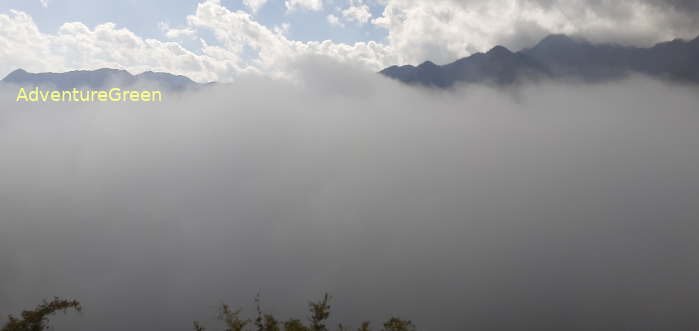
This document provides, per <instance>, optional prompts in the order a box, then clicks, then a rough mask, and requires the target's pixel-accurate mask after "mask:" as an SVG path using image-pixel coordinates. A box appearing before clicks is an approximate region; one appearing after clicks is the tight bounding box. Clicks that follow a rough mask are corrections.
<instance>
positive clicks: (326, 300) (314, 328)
mask: <svg viewBox="0 0 699 331" xmlns="http://www.w3.org/2000/svg"><path fill="white" fill-rule="evenodd" d="M308 307H309V308H310V309H311V318H310V320H311V331H328V328H327V327H325V320H327V319H328V317H330V297H329V296H328V294H327V293H325V295H324V296H323V300H321V301H318V302H313V301H311V302H309V303H308Z"/></svg>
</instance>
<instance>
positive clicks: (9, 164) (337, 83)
mask: <svg viewBox="0 0 699 331" xmlns="http://www.w3.org/2000/svg"><path fill="white" fill-rule="evenodd" d="M327 59H328V58H327V57H320V58H305V57H304V58H303V59H302V61H300V62H297V63H296V64H295V65H294V67H295V68H298V70H299V71H300V72H299V77H300V80H299V82H298V83H297V84H290V83H288V82H285V81H278V80H271V79H266V78H259V77H247V78H243V79H241V80H239V81H238V82H236V83H233V84H232V85H230V86H223V87H221V89H213V90H207V91H204V92H201V93H200V94H191V95H166V100H165V103H163V104H160V105H130V106H129V107H124V106H123V105H112V104H82V105H60V104H49V105H42V104H30V105H27V104H17V103H15V102H14V94H16V90H15V89H10V90H6V91H2V92H0V109H2V112H0V126H2V130H0V151H2V153H3V154H2V160H3V162H0V173H2V174H3V176H0V184H1V185H0V196H2V197H3V198H2V199H0V210H2V219H1V220H0V265H2V272H1V273H0V311H2V312H5V313H8V312H17V311H20V310H21V309H23V308H27V307H31V306H32V305H34V304H36V303H37V302H38V301H39V300H41V299H43V298H46V297H51V296H53V295H60V296H69V297H76V298H79V299H80V300H81V301H82V302H83V304H84V306H85V308H86V309H85V311H84V314H81V315H76V316H75V315H69V316H68V317H60V318H59V319H58V320H57V323H56V324H55V326H56V329H57V330H58V329H66V330H76V331H80V330H125V329H129V330H190V329H191V321H192V320H194V319H200V320H201V319H207V318H209V317H213V316H214V315H215V306H216V305H217V304H218V303H219V302H220V301H225V302H228V303H229V304H231V306H232V307H240V306H243V305H247V306H246V307H247V308H248V309H246V310H245V311H244V312H247V313H251V312H253V310H252V309H251V308H252V307H250V305H249V304H250V303H251V300H252V298H253V297H254V296H255V294H256V293H257V292H258V291H261V293H262V298H263V306H264V307H265V308H267V309H270V310H271V311H273V312H275V313H276V314H278V315H279V316H280V317H284V318H285V317H288V316H290V315H295V316H304V315H305V311H304V310H305V303H306V300H308V299H310V298H313V297H317V296H318V295H320V294H321V293H322V292H323V291H329V292H330V293H331V294H333V295H334V297H335V298H336V299H335V301H334V302H333V308H334V309H333V315H332V318H333V322H331V324H333V323H334V322H335V321H343V322H346V323H351V324H353V325H357V324H358V323H359V322H361V321H363V320H365V319H371V320H373V321H380V320H383V319H385V318H387V317H388V316H390V315H399V316H403V317H406V318H410V319H412V320H413V321H414V322H415V323H416V324H417V325H418V327H420V329H424V330H464V329H466V330H471V329H472V330H514V329H518V328H526V329H532V330H591V329H595V330H619V329H624V328H628V329H633V330H690V329H691V328H693V327H694V326H696V325H697V324H698V323H699V320H698V317H697V314H696V307H697V306H698V305H699V290H698V288H697V286H696V279H697V278H698V277H699V266H698V265H697V264H696V263H693V262H692V261H695V260H696V257H697V256H696V254H697V251H699V242H698V241H697V240H696V238H697V236H699V223H697V222H696V215H697V213H699V207H698V206H697V204H696V192H697V187H699V176H698V174H697V167H696V165H697V164H698V162H699V154H698V152H697V148H696V146H695V145H696V141H699V131H697V130H696V123H697V122H698V121H699V113H698V112H697V111H696V109H697V108H696V105H697V103H699V97H698V96H699V93H697V92H698V91H697V90H696V87H678V86H667V85H664V84H660V83H657V82H653V81H647V80H643V79H639V80H632V81H627V82H622V83H613V84H607V85H598V86H590V85H586V86H582V85H547V84H541V85H538V86H525V87H522V88H521V89H518V90H505V91H499V90H493V89H489V88H484V87H471V88H469V89H465V90H460V89H457V90H455V91H450V92H445V91H440V92H437V91H429V90H422V89H418V88H410V87H405V86H402V85H400V84H398V83H396V82H393V81H389V80H387V79H384V78H382V77H380V76H378V75H375V74H373V73H370V72H364V71H361V70H356V68H355V67H347V66H344V65H338V64H336V63H334V62H333V61H329V60H327ZM338 78H339V79H338ZM270 96H271V97H270Z"/></svg>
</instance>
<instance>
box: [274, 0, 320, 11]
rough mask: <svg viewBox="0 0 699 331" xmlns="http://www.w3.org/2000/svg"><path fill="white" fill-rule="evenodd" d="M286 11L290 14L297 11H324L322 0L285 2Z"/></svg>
mask: <svg viewBox="0 0 699 331" xmlns="http://www.w3.org/2000/svg"><path fill="white" fill-rule="evenodd" d="M284 5H285V6H286V9H287V10H288V11H290V12H292V11H294V10H297V9H304V10H310V11H319V10H321V9H323V1H322V0H284Z"/></svg>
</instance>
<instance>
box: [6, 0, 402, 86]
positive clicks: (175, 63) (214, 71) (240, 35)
mask: <svg viewBox="0 0 699 331" xmlns="http://www.w3.org/2000/svg"><path fill="white" fill-rule="evenodd" d="M187 23H188V24H187V26H186V27H182V28H170V27H169V26H168V25H167V24H161V25H160V28H161V29H162V30H163V31H164V32H165V35H166V36H167V37H168V38H172V39H178V38H183V37H186V38H188V39H192V38H197V34H198V33H199V31H201V30H208V31H211V32H213V34H214V36H215V39H216V42H217V44H213V45H212V44H209V43H207V42H205V41H204V40H203V39H201V47H200V48H199V49H198V51H199V52H193V51H191V50H189V49H186V48H184V47H183V46H182V45H181V44H180V43H178V42H176V41H160V40H157V39H149V38H142V37H140V36H138V35H136V34H135V33H133V32H131V31H130V30H128V29H126V28H118V27H117V26H116V25H115V24H113V23H105V24H100V25H97V26H96V27H94V28H93V29H91V28H89V27H87V26H86V25H85V24H83V23H80V22H69V23H65V24H63V25H62V26H61V27H60V29H59V31H58V33H57V34H48V33H43V32H41V31H39V29H38V27H37V26H36V24H35V23H34V21H33V20H32V18H31V17H30V16H29V15H28V14H26V13H24V12H20V11H11V12H10V14H9V15H8V14H0V42H1V43H0V55H2V58H3V60H4V61H3V62H2V63H0V74H2V75H4V74H7V73H9V72H10V71H12V70H14V69H17V68H19V67H21V68H24V69H26V70H29V71H65V70H72V69H96V68H101V67H111V68H121V69H128V70H130V71H133V72H141V71H145V70H154V71H167V72H171V73H176V74H183V75H187V76H189V77H191V78H192V79H195V80H198V81H212V80H216V81H231V80H233V79H235V78H236V77H238V76H240V75H241V74H248V73H257V74H264V75H270V76H275V77H288V76H289V72H290V69H289V68H288V65H289V63H291V61H293V60H294V59H295V58H296V57H298V56H301V55H307V54H316V55H323V56H327V57H332V58H335V59H337V60H340V61H351V62H354V63H360V64H362V65H364V66H365V68H367V69H370V70H374V71H376V70H380V69H382V68H383V67H386V66H388V65H391V64H392V63H395V62H396V59H395V58H394V55H393V54H394V53H393V52H392V51H391V49H390V46H387V45H385V44H381V43H376V42H373V41H369V42H357V43H354V44H344V43H335V42H332V41H330V40H325V41H310V42H300V41H295V40H290V39H288V38H287V37H286V36H285V33H286V31H287V30H288V25H282V26H281V27H275V28H269V27H267V26H264V25H262V24H260V23H259V22H257V21H256V20H255V19H254V17H252V16H251V15H250V14H249V13H247V12H244V11H231V10H229V9H227V8H226V7H224V6H222V5H221V4H220V2H219V1H217V0H210V1H205V2H203V3H200V4H199V5H198V6H197V9H196V12H195V13H194V14H192V15H189V16H188V17H187ZM246 49H251V50H253V51H254V52H255V53H256V55H257V56H253V57H252V58H251V59H245V60H243V52H244V51H245V50H246Z"/></svg>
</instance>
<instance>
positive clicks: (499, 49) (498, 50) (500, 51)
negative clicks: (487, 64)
mask: <svg viewBox="0 0 699 331" xmlns="http://www.w3.org/2000/svg"><path fill="white" fill-rule="evenodd" d="M486 54H487V55H489V56H493V57H505V56H510V55H513V54H514V53H512V52H510V50H509V49H507V48H506V47H504V46H500V45H498V46H495V47H493V49H491V50H489V51H488V53H486Z"/></svg>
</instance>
